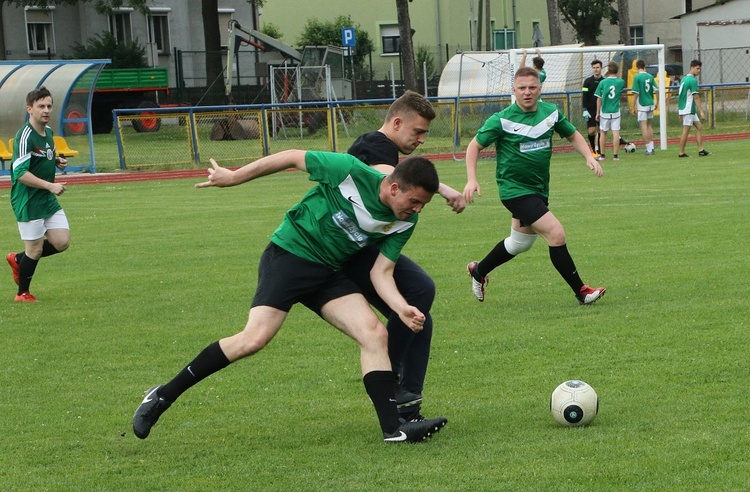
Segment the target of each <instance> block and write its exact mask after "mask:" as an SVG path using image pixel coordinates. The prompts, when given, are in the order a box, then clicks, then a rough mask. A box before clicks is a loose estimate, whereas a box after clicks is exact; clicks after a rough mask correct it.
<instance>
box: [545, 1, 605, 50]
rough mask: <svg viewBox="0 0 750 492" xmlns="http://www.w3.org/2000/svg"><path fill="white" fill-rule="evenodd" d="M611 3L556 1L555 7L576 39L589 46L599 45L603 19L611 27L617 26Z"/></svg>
mask: <svg viewBox="0 0 750 492" xmlns="http://www.w3.org/2000/svg"><path fill="white" fill-rule="evenodd" d="M612 2H613V0H558V1H557V5H558V7H559V8H560V13H561V14H562V16H563V18H564V19H565V21H566V22H567V23H568V24H570V25H571V27H573V29H574V30H575V32H576V36H577V37H578V39H579V40H580V41H582V42H583V43H584V44H586V45H588V46H591V45H597V44H599V39H598V38H599V36H600V35H601V33H602V20H603V19H608V20H609V23H610V24H612V25H615V24H617V21H618V14H617V10H615V9H614V8H612Z"/></svg>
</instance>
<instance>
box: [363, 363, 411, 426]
mask: <svg viewBox="0 0 750 492" xmlns="http://www.w3.org/2000/svg"><path fill="white" fill-rule="evenodd" d="M397 380H398V378H397V376H396V373H394V372H393V371H370V372H368V373H367V374H365V376H364V377H363V378H362V382H364V383H365V390H366V391H367V394H368V395H369V396H370V400H372V404H373V405H374V406H375V412H376V413H377V414H378V420H379V421H380V428H381V429H382V430H383V433H384V434H393V433H394V432H396V431H397V430H398V428H399V426H400V425H401V420H399V414H398V408H396V382H397Z"/></svg>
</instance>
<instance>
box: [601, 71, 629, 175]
mask: <svg viewBox="0 0 750 492" xmlns="http://www.w3.org/2000/svg"><path fill="white" fill-rule="evenodd" d="M617 72H619V67H618V65H617V63H616V62H613V61H611V62H609V63H608V64H607V73H606V75H605V76H604V80H602V81H601V82H599V85H598V86H597V88H596V92H595V93H594V95H595V96H596V119H597V120H598V121H599V150H600V155H599V157H598V158H597V160H599V161H604V160H606V156H605V155H604V154H605V152H606V148H607V132H608V131H610V130H611V131H612V160H615V161H619V160H620V158H619V157H618V156H617V152H618V151H619V150H620V122H621V118H620V97H622V90H623V89H624V88H625V81H624V80H622V79H621V78H620V77H618V76H617Z"/></svg>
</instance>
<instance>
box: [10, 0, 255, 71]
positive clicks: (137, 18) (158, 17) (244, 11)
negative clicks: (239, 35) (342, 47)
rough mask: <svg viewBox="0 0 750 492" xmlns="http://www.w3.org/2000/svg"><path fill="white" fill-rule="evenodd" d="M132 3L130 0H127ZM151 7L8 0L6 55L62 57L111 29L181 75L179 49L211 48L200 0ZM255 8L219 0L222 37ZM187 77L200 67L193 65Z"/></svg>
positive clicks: (171, 0) (158, 0)
mask: <svg viewBox="0 0 750 492" xmlns="http://www.w3.org/2000/svg"><path fill="white" fill-rule="evenodd" d="M125 5H127V2H125ZM148 6H149V9H148V13H147V14H144V13H142V12H140V11H138V10H136V9H133V8H131V7H123V8H120V9H117V10H115V11H114V12H112V13H111V14H109V15H107V14H100V13H98V12H96V10H95V9H94V6H93V5H92V4H91V3H88V2H82V3H80V4H79V5H56V6H55V5H52V6H50V7H46V8H43V7H33V6H31V7H29V6H27V7H24V6H16V5H15V4H10V3H9V2H3V3H2V4H0V9H2V42H3V43H4V56H3V58H4V59H6V60H47V59H61V58H63V57H71V56H72V55H73V50H72V47H73V46H75V45H76V44H83V45H85V44H86V43H87V40H89V39H91V38H94V37H96V36H97V35H100V34H102V33H103V32H111V33H112V34H113V35H114V36H115V38H116V39H117V40H118V41H119V42H130V41H137V42H138V43H139V44H140V45H143V46H144V47H145V48H146V57H147V59H148V64H149V66H153V67H165V68H168V69H169V70H170V74H169V75H170V77H169V78H170V81H174V80H175V60H174V49H175V48H177V49H179V50H184V51H203V50H205V45H204V38H203V18H202V10H201V1H200V0H154V1H150V2H148ZM253 13H254V8H253V7H252V6H251V5H250V4H248V3H247V1H246V0H220V1H219V11H218V16H219V27H220V30H221V33H222V41H223V42H224V43H226V40H224V39H223V38H224V37H225V33H226V32H227V25H228V23H229V20H230V19H232V18H236V19H252V17H253ZM185 69H186V70H187V71H188V74H187V77H188V78H191V77H192V73H191V72H192V71H196V72H199V71H200V68H199V67H197V66H196V67H193V66H192V65H191V66H187V67H185Z"/></svg>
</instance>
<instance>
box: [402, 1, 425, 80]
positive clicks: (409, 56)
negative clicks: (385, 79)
mask: <svg viewBox="0 0 750 492" xmlns="http://www.w3.org/2000/svg"><path fill="white" fill-rule="evenodd" d="M396 11H397V12H398V34H399V36H400V37H401V63H402V64H403V69H404V86H405V88H406V89H407V90H412V91H417V92H421V91H420V90H419V87H418V85H417V67H416V61H415V57H414V43H413V42H412V39H411V37H412V30H411V19H410V18H409V0H396Z"/></svg>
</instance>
